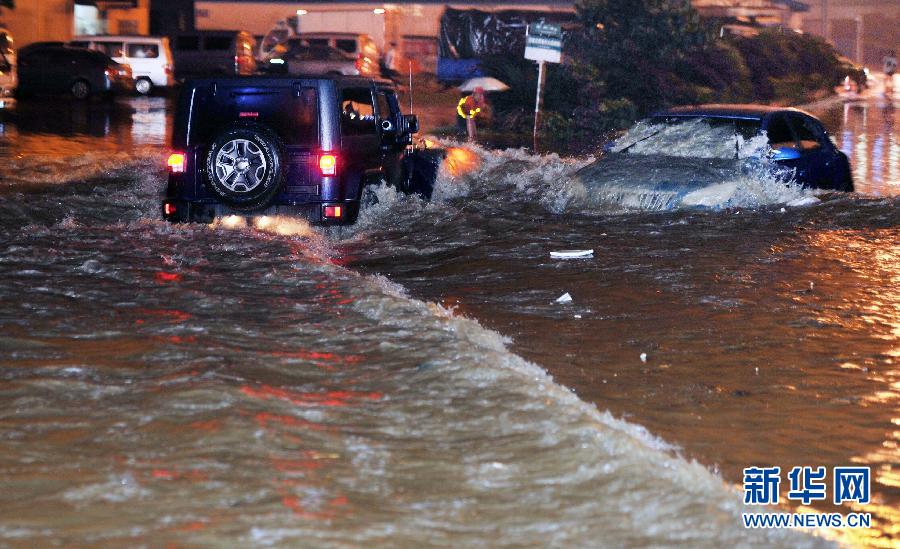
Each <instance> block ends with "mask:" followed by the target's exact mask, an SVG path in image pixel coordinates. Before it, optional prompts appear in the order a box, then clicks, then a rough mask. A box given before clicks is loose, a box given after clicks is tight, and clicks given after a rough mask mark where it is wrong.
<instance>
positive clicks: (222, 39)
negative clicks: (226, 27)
mask: <svg viewBox="0 0 900 549" xmlns="http://www.w3.org/2000/svg"><path fill="white" fill-rule="evenodd" d="M229 48H231V38H230V37H228V36H207V37H206V38H204V39H203V49H204V50H227V49H229Z"/></svg>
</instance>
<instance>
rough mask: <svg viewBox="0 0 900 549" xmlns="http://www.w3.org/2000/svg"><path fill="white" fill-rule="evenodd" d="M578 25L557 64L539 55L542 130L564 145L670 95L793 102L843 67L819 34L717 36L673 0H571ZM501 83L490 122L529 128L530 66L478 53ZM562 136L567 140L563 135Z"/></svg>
mask: <svg viewBox="0 0 900 549" xmlns="http://www.w3.org/2000/svg"><path fill="white" fill-rule="evenodd" d="M576 10H577V12H578V16H579V19H580V23H581V30H579V31H577V32H576V33H574V35H573V36H570V37H569V39H568V40H567V42H566V45H565V49H566V59H565V61H566V64H565V65H562V66H560V65H555V64H548V65H547V69H548V74H547V85H546V87H545V88H544V91H545V93H544V111H543V112H544V115H543V121H544V123H543V130H542V133H543V134H545V135H546V136H547V137H548V138H552V139H553V140H554V141H556V142H557V143H558V144H560V145H562V146H565V147H567V148H568V149H569V150H583V149H584V147H585V144H586V143H591V142H594V141H596V136H598V135H602V134H606V133H609V132H611V131H614V130H617V129H621V128H624V127H627V126H629V125H630V124H631V123H633V122H634V120H635V119H636V118H638V117H640V116H645V115H647V114H648V113H650V112H653V111H656V110H659V109H663V108H667V107H670V106H672V105H684V104H699V103H709V102H725V103H729V102H773V101H780V102H794V103H796V102H801V101H803V100H806V99H808V98H810V97H812V96H813V95H814V94H815V93H817V92H821V91H822V90H830V89H832V88H833V87H834V86H836V85H838V84H839V83H840V82H841V80H842V79H843V77H844V76H846V74H847V69H846V67H842V65H841V63H840V62H839V61H838V57H837V54H836V52H835V50H834V48H832V47H831V46H829V45H828V44H827V43H825V42H824V41H823V40H821V39H819V38H816V37H813V36H809V35H803V34H797V33H794V32H786V31H781V30H768V31H764V32H761V33H760V34H759V35H758V36H754V37H726V38H719V36H718V29H719V23H718V22H716V21H709V22H707V23H706V24H703V23H702V22H700V20H699V18H698V17H697V14H696V12H695V11H694V10H692V9H691V8H689V7H687V4H686V3H685V2H682V1H678V0H579V1H577V2H576ZM482 66H483V68H484V70H485V72H486V73H487V74H489V75H491V76H494V77H495V78H498V79H500V80H502V81H503V82H505V83H507V84H508V85H509V86H510V88H511V89H510V91H508V92H506V93H503V94H493V96H492V102H493V107H494V118H495V125H497V127H503V128H505V129H507V130H509V131H517V132H522V133H524V132H530V131H531V127H532V126H531V125H532V121H533V113H534V100H535V88H536V85H537V67H536V64H535V63H534V62H532V61H528V60H525V59H522V58H518V57H516V58H513V59H511V58H510V57H508V56H503V57H493V58H485V59H483V62H482ZM566 142H568V144H566Z"/></svg>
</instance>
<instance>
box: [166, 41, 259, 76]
mask: <svg viewBox="0 0 900 549" xmlns="http://www.w3.org/2000/svg"><path fill="white" fill-rule="evenodd" d="M255 48H256V40H255V39H254V38H253V36H252V35H251V34H250V33H248V32H245V31H196V32H190V33H183V34H179V35H176V36H175V37H174V40H173V41H172V54H173V56H174V59H175V76H176V78H178V79H179V80H183V79H185V78H190V77H202V76H219V75H222V76H224V75H243V76H246V75H250V74H254V73H255V72H256V59H255V58H254V57H253V52H254V51H255Z"/></svg>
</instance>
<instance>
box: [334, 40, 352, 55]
mask: <svg viewBox="0 0 900 549" xmlns="http://www.w3.org/2000/svg"><path fill="white" fill-rule="evenodd" d="M334 46H335V47H336V48H337V49H339V50H344V51H345V52H347V53H356V40H353V39H352V38H341V39H339V40H335V41H334Z"/></svg>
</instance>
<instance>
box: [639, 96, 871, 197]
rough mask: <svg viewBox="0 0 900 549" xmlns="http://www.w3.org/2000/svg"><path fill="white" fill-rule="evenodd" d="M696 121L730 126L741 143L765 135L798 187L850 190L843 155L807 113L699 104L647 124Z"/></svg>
mask: <svg viewBox="0 0 900 549" xmlns="http://www.w3.org/2000/svg"><path fill="white" fill-rule="evenodd" d="M698 119H703V120H705V121H706V122H708V123H709V124H713V125H722V124H724V125H726V126H727V125H732V124H733V125H734V128H735V133H736V134H737V135H738V136H740V137H741V138H743V139H744V140H745V141H747V140H751V139H752V138H753V137H754V136H765V137H766V139H767V144H768V146H769V147H770V149H771V150H770V152H769V154H770V157H771V159H772V160H774V161H775V162H776V163H777V164H778V165H780V166H782V167H784V168H787V169H790V170H795V172H796V174H795V180H796V181H797V183H800V184H802V185H803V186H806V187H811V188H816V189H830V190H835V191H846V192H852V191H853V176H852V175H851V173H850V162H849V160H848V159H847V155H845V154H844V153H842V152H841V151H840V150H838V148H837V146H835V144H834V143H833V142H832V141H831V139H830V138H829V137H828V132H827V131H825V128H824V126H822V123H821V122H820V121H819V120H818V119H817V118H815V117H814V116H812V115H811V114H809V113H806V112H803V111H801V110H799V109H792V108H783V107H767V106H763V105H701V106H697V107H677V108H674V109H671V110H668V111H663V112H660V113H657V114H655V115H653V117H652V118H651V121H653V122H654V123H659V124H678V123H682V122H685V121H691V120H698ZM736 154H738V153H737V151H736Z"/></svg>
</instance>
